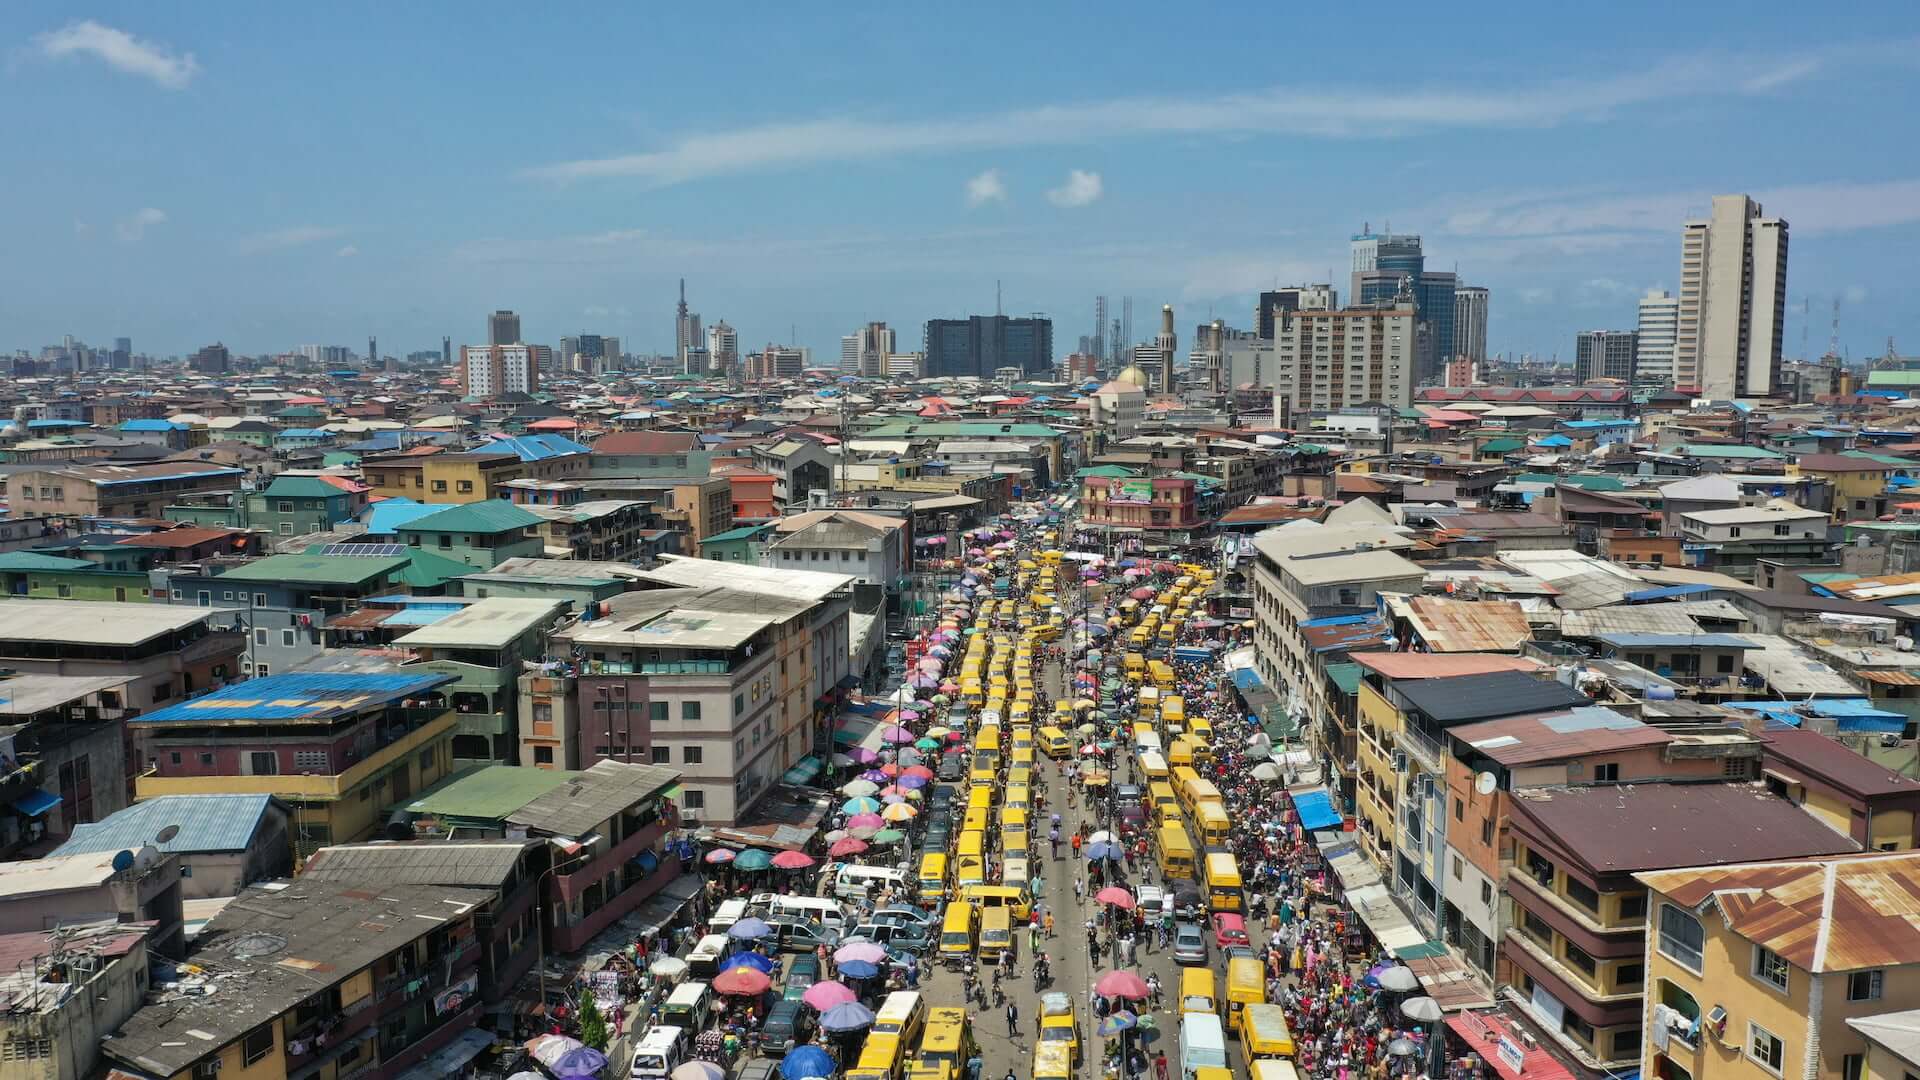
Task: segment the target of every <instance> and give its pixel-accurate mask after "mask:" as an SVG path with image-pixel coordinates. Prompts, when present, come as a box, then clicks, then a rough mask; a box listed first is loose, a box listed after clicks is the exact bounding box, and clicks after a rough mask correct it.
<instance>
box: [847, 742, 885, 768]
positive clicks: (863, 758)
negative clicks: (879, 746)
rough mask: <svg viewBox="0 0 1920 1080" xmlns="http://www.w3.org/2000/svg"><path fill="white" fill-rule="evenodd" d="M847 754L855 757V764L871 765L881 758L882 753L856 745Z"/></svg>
mask: <svg viewBox="0 0 1920 1080" xmlns="http://www.w3.org/2000/svg"><path fill="white" fill-rule="evenodd" d="M847 756H848V757H850V758H852V759H853V763H854V764H855V765H870V764H872V763H873V762H876V761H879V760H880V755H879V754H878V753H876V752H875V751H872V750H869V749H867V748H866V747H864V746H856V747H854V748H853V749H851V750H849V751H847Z"/></svg>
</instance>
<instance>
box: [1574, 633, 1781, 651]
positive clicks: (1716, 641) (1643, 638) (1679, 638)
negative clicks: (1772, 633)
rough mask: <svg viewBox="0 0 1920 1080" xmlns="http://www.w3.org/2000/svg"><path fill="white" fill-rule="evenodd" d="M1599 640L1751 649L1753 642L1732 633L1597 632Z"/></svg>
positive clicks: (1670, 646)
mask: <svg viewBox="0 0 1920 1080" xmlns="http://www.w3.org/2000/svg"><path fill="white" fill-rule="evenodd" d="M1597 636H1598V637H1599V639H1600V640H1601V641H1604V642H1606V643H1607V644H1609V645H1614V646H1618V647H1620V648H1636V647H1637V648H1644V649H1685V648H1691V647H1698V648H1702V649H1751V648H1754V647H1755V646H1754V644H1753V642H1751V641H1748V640H1747V639H1746V638H1743V637H1738V636H1736V635H1734V634H1599V635H1597Z"/></svg>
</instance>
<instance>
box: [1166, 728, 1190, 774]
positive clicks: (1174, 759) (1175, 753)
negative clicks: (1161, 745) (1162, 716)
mask: <svg viewBox="0 0 1920 1080" xmlns="http://www.w3.org/2000/svg"><path fill="white" fill-rule="evenodd" d="M1167 763H1168V764H1170V765H1172V766H1173V771H1174V773H1175V774H1176V775H1177V774H1178V773H1179V772H1180V768H1181V766H1185V767H1186V769H1187V771H1188V772H1192V771H1193V740H1192V739H1189V738H1187V737H1186V736H1185V735H1182V736H1180V737H1179V738H1177V739H1175V740H1173V741H1172V742H1171V743H1168V744H1167Z"/></svg>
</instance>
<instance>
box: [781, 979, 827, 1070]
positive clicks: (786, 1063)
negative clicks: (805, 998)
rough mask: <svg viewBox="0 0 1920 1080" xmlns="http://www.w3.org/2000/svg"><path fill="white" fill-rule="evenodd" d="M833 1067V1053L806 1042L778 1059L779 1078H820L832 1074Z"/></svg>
mask: <svg viewBox="0 0 1920 1080" xmlns="http://www.w3.org/2000/svg"><path fill="white" fill-rule="evenodd" d="M816 985H817V984H816ZM835 1068H836V1067H835V1065H834V1064H833V1055H831V1054H829V1053H827V1052H826V1050H825V1049H823V1048H821V1047H818V1046H815V1045H813V1044H812V1043H808V1044H807V1045H805V1046H796V1047H794V1048H793V1049H791V1050H789V1051H787V1056H786V1057H783V1058H781V1059H780V1080H822V1078H823V1077H828V1076H832V1075H833V1074H834V1071H835Z"/></svg>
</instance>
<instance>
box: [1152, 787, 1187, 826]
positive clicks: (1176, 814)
mask: <svg viewBox="0 0 1920 1080" xmlns="http://www.w3.org/2000/svg"><path fill="white" fill-rule="evenodd" d="M1147 801H1148V802H1150V803H1152V804H1153V818H1154V821H1156V822H1159V823H1163V824H1164V823H1165V822H1168V821H1179V820H1180V797H1179V796H1177V795H1175V794H1174V793H1173V785H1172V784H1169V783H1167V782H1166V781H1164V780H1155V781H1153V782H1152V783H1149V784H1148V785H1147Z"/></svg>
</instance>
